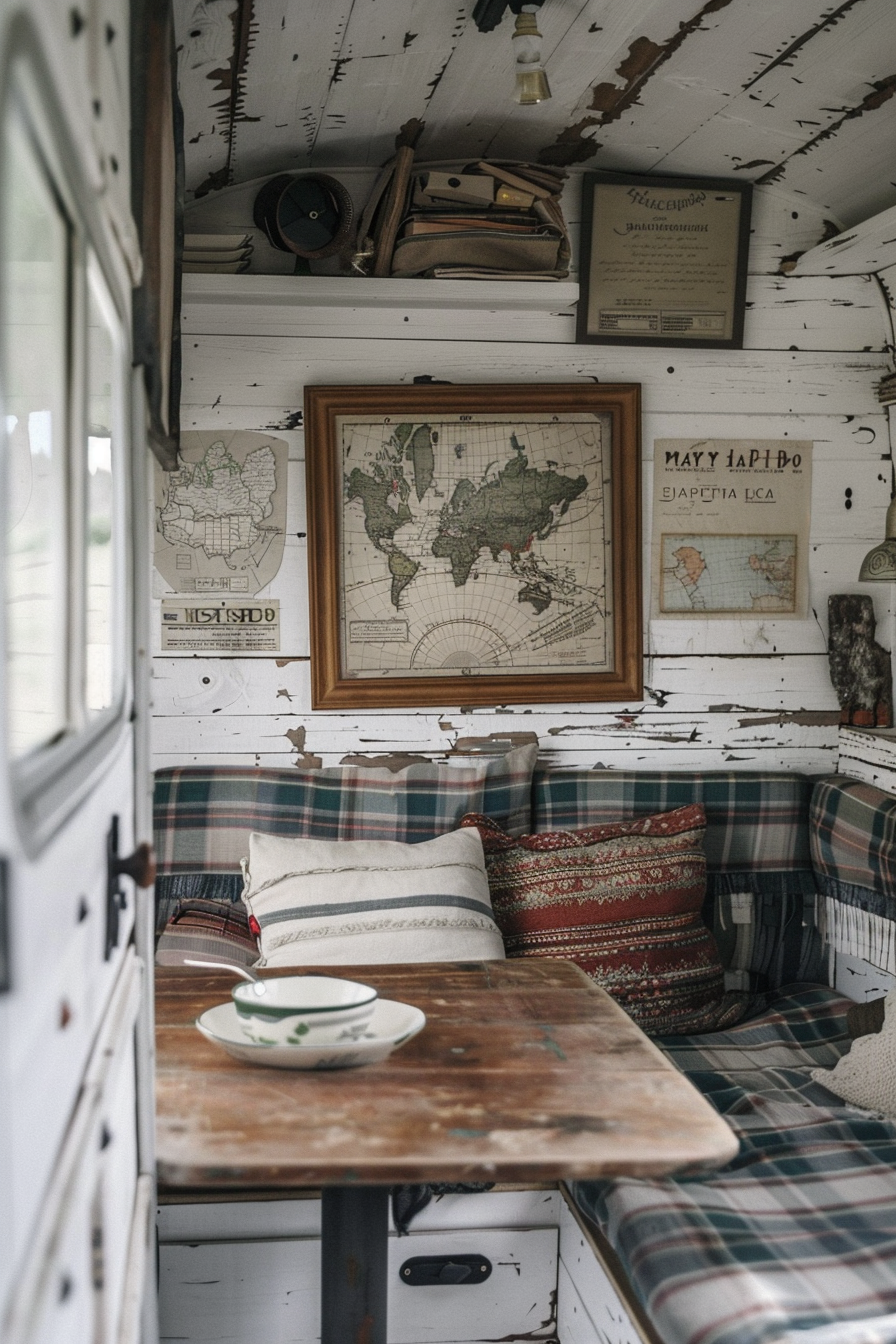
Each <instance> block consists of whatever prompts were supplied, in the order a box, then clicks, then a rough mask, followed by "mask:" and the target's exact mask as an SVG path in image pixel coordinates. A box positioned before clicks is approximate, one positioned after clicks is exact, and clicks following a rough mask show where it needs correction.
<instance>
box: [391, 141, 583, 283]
mask: <svg viewBox="0 0 896 1344" xmlns="http://www.w3.org/2000/svg"><path fill="white" fill-rule="evenodd" d="M565 177H566V174H565V172H563V171H562V170H555V169H553V168H545V167H542V166H541V165H540V164H539V165H535V164H517V163H514V164H513V165H512V166H508V167H505V166H504V165H502V164H492V163H485V162H480V163H475V164H470V165H468V166H467V167H465V168H463V169H461V170H458V171H457V172H453V173H452V172H445V171H442V170H440V171H425V172H418V173H416V174H415V175H414V176H413V177H412V178H411V183H410V190H409V192H408V199H407V203H406V206H405V214H404V218H403V219H402V222H401V225H400V227H399V230H398V239H397V241H396V243H395V250H394V252H393V254H392V259H391V273H392V275H404V276H411V275H416V276H432V277H435V278H441V279H447V278H452V279H509V280H513V279H520V278H526V279H543V280H559V279H562V278H563V277H564V276H565V275H566V274H568V270H569V238H568V235H567V232H566V225H565V223H564V220H563V212H562V210H561V208H560V193H561V191H562V189H563V182H564V180H565Z"/></svg>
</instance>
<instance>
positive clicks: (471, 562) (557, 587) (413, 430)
mask: <svg viewBox="0 0 896 1344" xmlns="http://www.w3.org/2000/svg"><path fill="white" fill-rule="evenodd" d="M639 391H640V389H639V388H638V386H637V385H636V384H619V385H609V384H608V385H605V386H601V385H595V384H584V385H579V384H574V385H565V384H559V385H554V386H551V385H545V386H539V387H531V386H525V385H520V386H517V385H507V384H503V385H496V386H488V385H485V386H454V385H449V384H437V385H429V384H427V385H422V386H413V387H388V386H386V387H383V386H378V387H311V388H307V389H306V392H305V456H306V472H307V485H308V528H309V568H310V573H309V586H310V609H311V655H312V664H311V676H312V703H313V706H314V708H315V709H320V708H331V707H333V708H335V707H340V708H355V707H374V706H384V707H388V706H401V705H467V704H486V705H487V704H493V705H503V704H509V703H513V704H526V703H543V702H546V701H550V702H554V703H563V704H566V703H570V702H593V701H605V700H623V699H626V698H629V697H635V696H640V695H641V689H642V688H641V675H642V672H641V574H640V563H641V528H640V469H639V468H640V452H639Z"/></svg>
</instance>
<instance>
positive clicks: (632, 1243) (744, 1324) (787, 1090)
mask: <svg viewBox="0 0 896 1344" xmlns="http://www.w3.org/2000/svg"><path fill="white" fill-rule="evenodd" d="M849 1006H850V1003H849V1000H847V999H844V998H842V997H841V996H840V995H838V994H835V993H834V992H833V991H832V990H830V989H827V988H822V987H820V986H799V987H792V988H790V989H788V990H784V991H778V992H776V993H774V994H772V995H770V996H769V999H768V1003H767V1007H766V1010H765V1011H764V1012H763V1013H762V1014H761V1015H760V1016H758V1017H754V1018H751V1019H750V1020H748V1021H745V1022H742V1023H740V1024H739V1025H738V1026H736V1027H733V1028H731V1029H730V1030H728V1031H725V1032H718V1033H714V1034H712V1035H710V1036H694V1037H667V1038H666V1039H665V1040H664V1041H661V1042H660V1044H661V1045H662V1046H663V1047H664V1048H665V1049H666V1050H667V1052H668V1054H669V1055H670V1056H671V1058H672V1059H673V1060H674V1061H675V1062H676V1063H677V1064H678V1066H679V1067H680V1068H681V1069H682V1070H683V1071H684V1072H685V1073H687V1074H688V1076H689V1077H690V1079H691V1080H692V1082H693V1083H694V1084H695V1085H696V1086H697V1087H698V1088H699V1089H700V1090H701V1091H702V1092H703V1093H704V1095H705V1096H707V1097H708V1098H709V1100H710V1101H711V1102H712V1103H713V1104H714V1105H715V1106H716V1107H717V1109H718V1110H719V1111H720V1113H721V1114H722V1115H724V1116H725V1117H726V1119H727V1120H728V1123H729V1124H730V1125H731V1127H732V1129H734V1131H735V1133H736V1134H737V1135H738V1137H739V1139H740V1143H741V1150H740V1153H739V1155H738V1157H737V1158H735V1159H734V1161H733V1162H731V1163H730V1164H729V1165H728V1166H727V1167H725V1168H723V1169H722V1170H721V1171H718V1172H714V1173H712V1174H710V1175H705V1176H699V1177H696V1176H695V1177H693V1178H679V1179H677V1180H665V1181H637V1180H629V1179H626V1180H618V1181H612V1182H579V1183H578V1184H577V1185H575V1186H574V1187H573V1194H574V1197H575V1199H576V1202H577V1204H578V1206H579V1208H580V1209H581V1210H582V1211H583V1212H584V1213H585V1214H586V1216H587V1217H588V1218H590V1219H592V1220H593V1221H594V1222H595V1223H596V1224H597V1225H598V1227H599V1228H600V1230H601V1231H602V1232H603V1234H604V1236H605V1237H606V1238H607V1240H608V1241H609V1242H610V1244H611V1245H612V1247H613V1248H614V1250H615V1251H616V1253H617V1255H618V1256H619V1257H620V1259H621V1261H622V1264H623V1267H624V1269H625V1271H626V1274H627V1276H628V1279H629V1283H630V1285H631V1287H632V1289H633V1291H634V1293H635V1294H636V1296H637V1298H638V1299H639V1300H640V1302H641V1304H642V1305H643V1306H644V1308H645V1310H646V1312H647V1314H648V1317H649V1319H650V1320H651V1321H652V1323H653V1324H654V1326H655V1328H656V1330H657V1332H658V1334H659V1336H660V1338H661V1339H662V1340H663V1341H664V1344H784V1342H785V1341H786V1344H797V1342H798V1344H894V1342H896V1121H892V1120H881V1119H879V1118H877V1117H874V1116H872V1115H870V1114H868V1113H867V1112H863V1111H859V1110H857V1109H855V1108H853V1107H850V1106H847V1105H846V1103H844V1102H842V1101H841V1100H840V1099H839V1098H837V1097H836V1096H834V1094H833V1093H832V1092H830V1091H828V1089H827V1088H825V1087H823V1086H821V1085H820V1084H819V1083H817V1082H813V1080H812V1079H811V1077H810V1073H811V1070H812V1069H814V1068H819V1067H822V1068H832V1067H833V1066H834V1064H836V1062H837V1060H838V1059H839V1058H840V1057H841V1055H843V1054H845V1053H846V1052H847V1050H848V1049H849V1046H850V1043H851V1042H850V1037H849V1034H848V1031H847V1027H846V1011H847V1009H848V1007H849Z"/></svg>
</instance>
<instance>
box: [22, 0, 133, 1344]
mask: <svg viewBox="0 0 896 1344" xmlns="http://www.w3.org/2000/svg"><path fill="white" fill-rule="evenodd" d="M108 8H109V7H108V6H98V5H93V6H87V7H86V8H85V9H84V11H83V12H82V10H81V9H79V8H78V7H77V6H75V7H72V8H70V7H69V6H68V5H64V6H63V5H59V4H56V3H55V2H54V0H38V2H37V3H35V0H31V3H29V4H28V5H26V6H25V7H24V9H22V10H21V12H17V11H16V10H15V8H14V7H13V6H11V5H10V4H8V3H6V2H5V0H0V20H2V21H3V23H2V26H0V445H2V475H0V515H2V529H0V534H2V537H3V539H4V543H3V549H2V568H0V575H2V584H0V587H2V592H0V624H2V634H0V639H2V650H3V656H2V660H0V991H2V992H0V1340H2V1344H31V1342H32V1341H33V1342H34V1344H52V1342H53V1341H56V1340H57V1339H58V1340H60V1341H62V1340H64V1341H65V1342H66V1344H116V1342H117V1341H122V1344H123V1341H125V1340H127V1339H132V1340H133V1339H136V1337H137V1331H138V1328H139V1326H138V1322H139V1314H140V1307H139V1302H140V1295H141V1291H140V1289H141V1284H140V1280H141V1278H142V1275H143V1265H144V1260H145V1249H146V1243H147V1234H146V1222H147V1220H146V1214H147V1196H148V1194H149V1192H150V1184H151V1178H150V1176H149V1163H150V1160H151V1155H150V1154H148V1153H147V1152H146V1145H145V1144H144V1145H143V1150H142V1151H141V1145H140V1142H139V1132H138V1125H137V1120H136V1112H137V1092H138V1060H137V1054H136V1050H135V1022H137V1020H138V1018H140V1015H141V1013H142V1014H143V1023H142V1026H143V1028H144V1030H145V1012H146V1009H145V1003H146V989H145V986H143V980H144V979H145V977H144V976H143V974H142V965H141V962H140V961H139V959H138V958H137V957H136V956H135V952H134V948H133V932H134V926H135V912H136V911H137V909H138V898H137V891H136V887H135V883H134V880H133V877H128V876H122V875H121V874H120V873H119V872H118V868H119V867H120V865H119V864H117V862H116V861H117V860H118V859H119V858H122V857H125V858H126V857H127V856H130V855H131V854H132V852H133V851H134V850H135V847H136V845H137V842H138V841H141V840H145V839H146V838H147V837H146V835H145V834H138V827H139V829H140V830H141V831H142V830H143V829H144V824H143V823H144V818H145V816H146V811H145V804H144V799H143V791H144V785H143V782H142V780H141V782H140V785H139V788H138V787H137V785H136V783H135V780H136V766H135V759H137V760H140V759H142V754H141V752H140V750H139V742H138V741H137V736H136V735H137V734H138V733H139V732H140V724H141V721H142V707H141V706H138V705H137V704H136V703H135V693H134V675H133V653H132V650H133V647H134V644H133V635H134V624H133V612H134V583H133V575H134V573H135V566H134V538H135V537H140V536H141V535H142V531H143V529H142V528H141V527H140V526H139V525H137V526H135V525H134V516H133V491H134V482H135V480H137V479H138V471H139V468H137V469H135V463H141V462H142V459H143V455H144V453H145V447H144V445H143V444H142V443H140V442H135V441H134V439H135V435H134V431H133V425H134V424H135V423H137V422H138V417H136V416H135V415H134V413H133V412H134V407H133V405H132V391H131V389H132V379H131V370H130V365H131V358H130V283H129V278H128V273H127V268H126V261H125V259H124V257H123V256H122V254H121V251H120V248H119V247H118V245H117V241H116V232H115V228H114V221H113V218H112V213H111V212H110V210H109V209H108V208H107V205H106V200H105V197H106V195H107V193H106V187H105V179H106V177H107V176H108V174H109V172H110V171H111V170H110V165H109V162H108V159H109V157H110V156H109V155H108V154H107V153H106V152H105V151H104V148H103V140H102V136H98V135H97V133H96V129H95V126H94V125H93V122H92V120H91V119H93V120H96V119H98V118H99V116H100V111H98V110H97V109H98V108H100V110H101V105H100V100H99V96H98V95H97V87H98V84H97V79H98V76H97V73H96V72H97V70H98V69H99V68H100V66H101V64H102V59H105V57H102V59H101V56H102V52H103V51H104V50H105V47H107V46H111V45H112V44H113V41H114V39H115V38H116V30H115V28H114V26H113V25H112V24H111V23H110V22H109V21H108V14H107V11H108ZM121 8H122V16H121V17H122V20H123V22H124V32H125V37H126V14H127V11H126V8H125V7H124V6H122V7H121ZM101 9H102V11H103V21H104V24H105V27H104V29H103V30H102V31H100V30H97V31H96V32H91V30H90V27H89V22H90V19H91V16H93V19H94V20H97V21H98V17H97V16H98V15H99V13H100V10H101ZM110 34H111V36H110ZM118 36H119V37H120V34H118ZM91 44H92V45H91ZM98 53H99V55H98ZM124 136H125V141H126V136H127V128H126V127H124ZM112 157H113V158H114V156H112ZM115 171H118V166H117V164H116V165H115ZM138 709H139V710H141V712H140V713H138V712H137V711H138ZM135 753H136V754H135ZM146 860H147V856H146V854H145V853H143V854H141V853H138V854H137V856H136V858H135V859H134V861H133V863H132V865H131V868H132V872H133V874H134V875H135V876H137V877H138V878H140V879H143V880H145V879H147V878H149V877H150V872H149V865H148V863H147V861H146ZM144 901H145V898H144ZM141 1005H143V1006H141ZM141 1169H142V1170H143V1171H144V1173H145V1174H144V1177H143V1179H142V1180H141V1179H140V1173H141Z"/></svg>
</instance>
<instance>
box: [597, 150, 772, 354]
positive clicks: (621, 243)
mask: <svg viewBox="0 0 896 1344" xmlns="http://www.w3.org/2000/svg"><path fill="white" fill-rule="evenodd" d="M582 190H583V198H582V247H581V258H580V276H579V280H580V292H579V307H578V320H577V325H576V339H577V340H578V341H592V342H599V343H604V344H611V345H687V346H703V347H706V346H717V347H726V348H728V349H733V350H739V349H740V348H741V346H742V345H743V327H744V300H745V295H746V285H747V251H748V246H749V235H750V202H751V197H752V188H751V187H750V185H749V184H748V183H744V182H734V183H732V182H729V181H726V180H724V179H721V178H710V177H693V178H686V177H650V176H644V177H639V176H635V175H632V174H630V173H586V174H585V176H584V178H583V188H582Z"/></svg>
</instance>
